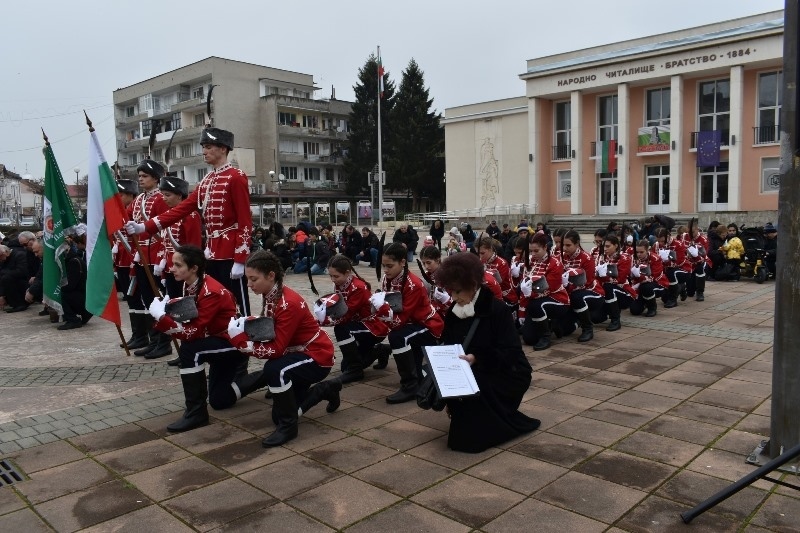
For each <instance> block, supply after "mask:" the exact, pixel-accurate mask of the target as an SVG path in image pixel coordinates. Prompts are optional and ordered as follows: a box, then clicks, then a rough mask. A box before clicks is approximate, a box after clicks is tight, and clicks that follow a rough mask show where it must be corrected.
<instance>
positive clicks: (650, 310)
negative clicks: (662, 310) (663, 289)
mask: <svg viewBox="0 0 800 533" xmlns="http://www.w3.org/2000/svg"><path fill="white" fill-rule="evenodd" d="M644 304H645V305H646V306H647V312H646V313H645V314H644V316H646V317H654V316H656V312H657V310H658V302H657V301H656V298H655V296H654V297H652V298H650V299H649V300H645V301H644Z"/></svg>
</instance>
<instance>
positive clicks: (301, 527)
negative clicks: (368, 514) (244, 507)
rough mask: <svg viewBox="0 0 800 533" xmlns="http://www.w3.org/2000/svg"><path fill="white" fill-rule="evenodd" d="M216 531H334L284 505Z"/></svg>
mask: <svg viewBox="0 0 800 533" xmlns="http://www.w3.org/2000/svg"><path fill="white" fill-rule="evenodd" d="M356 527H358V526H356ZM218 531H225V532H227V531H233V532H236V533H240V532H252V533H260V532H262V531H293V532H298V533H328V532H332V531H334V530H333V529H331V528H330V527H328V526H326V525H324V524H322V523H320V522H317V521H316V520H313V519H312V518H310V517H308V516H306V515H304V514H302V513H298V512H297V511H295V510H294V509H292V508H291V507H289V506H288V505H286V504H284V503H277V504H275V505H271V506H269V507H267V508H265V509H262V510H261V511H258V512H255V513H253V514H250V515H247V516H245V517H243V518H240V519H238V520H235V521H233V522H230V523H228V524H226V525H224V526H222V527H221V528H220V529H219V530H218ZM350 531H355V529H350Z"/></svg>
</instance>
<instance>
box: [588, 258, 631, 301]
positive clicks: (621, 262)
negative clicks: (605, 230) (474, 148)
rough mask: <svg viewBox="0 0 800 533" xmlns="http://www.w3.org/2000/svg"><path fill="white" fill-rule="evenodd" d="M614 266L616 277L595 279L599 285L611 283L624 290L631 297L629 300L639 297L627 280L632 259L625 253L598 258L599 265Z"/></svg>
mask: <svg viewBox="0 0 800 533" xmlns="http://www.w3.org/2000/svg"><path fill="white" fill-rule="evenodd" d="M604 263H606V264H608V263H611V264H615V265H617V275H616V276H615V277H611V276H604V277H602V278H601V277H599V276H598V277H597V278H595V279H597V281H598V282H599V283H601V284H603V283H612V284H615V285H617V286H619V287H620V288H622V289H624V290H625V292H627V293H628V294H630V295H631V298H637V297H638V296H639V295H638V294H637V293H636V289H634V288H633V286H632V285H631V283H630V281H629V280H628V278H629V277H630V275H631V264H632V259H631V256H629V255H628V254H626V253H625V252H622V253H620V252H617V253H615V254H614V255H613V256H611V257H607V256H606V255H602V256H600V263H599V264H598V266H599V265H602V264H604Z"/></svg>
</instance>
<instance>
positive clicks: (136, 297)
mask: <svg viewBox="0 0 800 533" xmlns="http://www.w3.org/2000/svg"><path fill="white" fill-rule="evenodd" d="M134 268H135V269H136V290H134V291H133V294H131V295H130V296H129V297H128V306H129V307H130V308H131V310H136V311H145V312H146V311H147V309H149V308H150V304H151V303H153V299H154V298H155V294H154V293H153V287H152V286H151V285H150V279H149V278H148V277H147V272H146V271H145V269H144V266H142V265H140V264H138V263H137V264H136V265H134ZM147 268H149V269H150V273H151V274H152V273H153V266H152V265H148V267H147ZM156 283H158V280H156Z"/></svg>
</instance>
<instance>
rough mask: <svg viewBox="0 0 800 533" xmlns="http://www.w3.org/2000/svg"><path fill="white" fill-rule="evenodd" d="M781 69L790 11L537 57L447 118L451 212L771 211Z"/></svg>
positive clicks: (774, 205)
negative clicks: (502, 89)
mask: <svg viewBox="0 0 800 533" xmlns="http://www.w3.org/2000/svg"><path fill="white" fill-rule="evenodd" d="M782 65H783V12H782V11H776V12H771V13H764V14H761V15H756V16H752V17H746V18H741V19H736V20H729V21H724V22H719V23H716V24H710V25H705V26H700V27H695V28H689V29H685V30H681V31H676V32H670V33H666V34H661V35H655V36H652V37H645V38H641V39H634V40H630V41H625V42H620V43H614V44H609V45H604V46H598V47H594V48H589V49H584V50H578V51H574V52H568V53H564V54H558V55H553V56H548V57H543V58H537V59H531V60H529V61H528V62H527V68H526V70H525V72H524V73H522V74H520V75H519V77H520V79H521V80H523V81H524V82H525V96H522V97H518V98H512V99H506V100H500V101H496V102H484V103H477V104H470V105H466V106H460V107H455V108H450V109H447V110H446V111H445V120H444V121H443V122H444V124H445V135H446V162H447V177H448V180H447V200H448V208H450V209H469V208H475V207H479V208H483V209H486V210H489V211H491V209H493V208H494V209H499V208H500V206H503V205H506V204H509V203H518V202H520V201H521V200H520V199H522V201H524V202H525V203H526V204H527V205H529V206H531V209H530V211H531V212H537V213H543V214H552V215H581V214H583V215H587V214H588V215H606V214H608V215H611V214H643V213H683V214H686V213H698V214H707V215H712V214H716V213H723V212H739V211H751V212H752V211H764V212H771V211H776V210H777V205H778V188H779V172H778V168H779V152H780V147H779V142H780V126H779V117H780V109H781V87H782V84H783V79H782V71H781V69H782ZM709 139H711V140H712V142H711V143H710V144H709ZM698 148H699V150H698ZM709 156H710V158H709ZM714 156H716V157H714ZM765 216H766V215H765ZM762 222H764V221H763V220H762Z"/></svg>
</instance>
